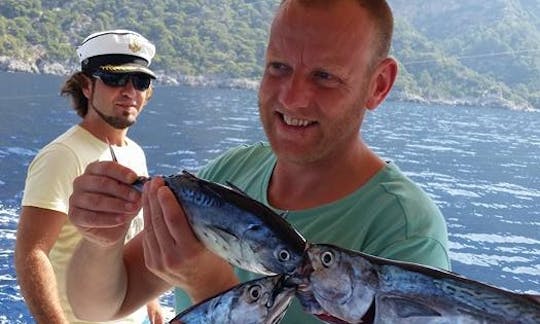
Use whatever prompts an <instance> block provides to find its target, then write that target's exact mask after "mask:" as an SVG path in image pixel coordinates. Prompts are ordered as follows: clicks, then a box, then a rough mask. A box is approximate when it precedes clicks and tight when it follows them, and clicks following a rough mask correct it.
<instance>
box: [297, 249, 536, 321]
mask: <svg viewBox="0 0 540 324" xmlns="http://www.w3.org/2000/svg"><path fill="white" fill-rule="evenodd" d="M306 254H307V257H306V263H305V264H304V265H303V266H302V267H299V268H298V272H297V273H296V274H294V275H293V276H291V279H290V280H291V281H293V282H295V283H296V284H298V285H299V287H298V291H297V294H296V296H297V298H298V299H299V300H300V302H301V304H302V306H303V307H304V310H305V311H306V312H309V313H311V314H313V315H315V316H317V317H319V318H320V319H321V320H323V321H326V322H329V323H449V324H450V323H452V324H456V323H536V324H538V323H540V300H539V298H538V296H532V295H525V294H518V293H514V292H510V291H507V290H504V289H500V288H497V287H494V286H490V285H487V284H484V283H480V282H478V281H474V280H470V279H467V278H464V277H462V276H460V275H457V274H454V273H451V272H448V271H443V270H438V269H435V268H431V267H427V266H421V265H417V264H413V263H407V262H399V261H392V260H388V259H384V258H379V257H374V256H370V255H367V254H364V253H360V252H357V251H352V250H347V249H343V248H340V247H337V246H332V245H325V244H318V245H317V244H314V245H310V246H309V247H308V249H307V250H306Z"/></svg>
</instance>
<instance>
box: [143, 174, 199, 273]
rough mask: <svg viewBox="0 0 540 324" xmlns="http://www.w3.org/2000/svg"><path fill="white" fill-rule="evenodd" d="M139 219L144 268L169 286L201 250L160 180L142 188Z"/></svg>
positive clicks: (173, 199) (179, 210)
mask: <svg viewBox="0 0 540 324" xmlns="http://www.w3.org/2000/svg"><path fill="white" fill-rule="evenodd" d="M143 215H144V227H145V228H144V240H143V248H144V257H145V262H146V265H147V267H148V268H149V269H150V270H152V272H154V273H155V274H156V275H158V276H160V277H161V278H162V279H164V280H167V281H169V282H171V280H174V281H176V280H177V279H178V278H182V277H184V275H185V274H186V273H185V271H186V269H184V267H185V266H186V265H187V264H189V263H190V262H191V261H193V260H195V259H196V258H197V257H198V256H199V255H200V254H202V252H203V251H205V248H204V246H203V245H202V244H201V243H200V242H199V241H198V240H197V238H196V237H195V235H194V234H193V232H192V230H191V226H190V225H189V223H188V221H187V219H186V216H185V214H184V212H183V210H182V207H181V206H180V204H179V203H178V201H177V200H176V197H175V196H174V194H173V192H172V191H171V190H170V189H169V188H168V187H167V186H165V185H164V181H163V179H160V178H156V179H153V180H151V181H150V182H148V183H146V184H145V187H144V194H143Z"/></svg>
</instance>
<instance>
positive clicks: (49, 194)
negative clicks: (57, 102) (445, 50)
mask: <svg viewBox="0 0 540 324" xmlns="http://www.w3.org/2000/svg"><path fill="white" fill-rule="evenodd" d="M126 143H127V144H126V145H124V146H114V152H115V155H116V157H117V158H118V162H119V163H121V164H122V165H124V166H126V167H129V168H130V169H132V170H134V171H135V172H136V173H137V174H138V175H141V176H147V175H148V170H147V167H146V157H145V155H144V152H143V150H142V148H141V147H140V146H139V145H138V144H137V143H135V142H133V141H132V140H130V139H126ZM97 160H99V161H111V160H112V157H111V154H110V151H109V147H108V145H107V144H106V143H104V142H102V141H101V140H99V139H98V138H96V137H94V136H93V135H92V134H91V133H89V132H88V131H87V130H85V129H84V128H82V127H80V126H78V125H76V126H73V127H71V128H70V129H69V130H67V131H66V132H65V133H64V134H62V135H60V136H59V137H58V138H56V139H55V140H53V141H52V142H51V143H49V144H47V145H46V146H45V147H44V148H43V149H41V151H40V152H39V153H38V154H37V155H36V157H35V158H34V160H33V161H32V163H31V164H30V166H29V168H28V174H27V177H26V184H25V189H24V194H23V199H22V204H21V205H22V206H32V207H38V208H44V209H50V210H55V211H59V212H62V213H64V214H66V222H65V224H64V226H63V227H62V229H61V231H60V235H59V236H58V240H57V241H56V242H55V244H54V246H53V248H52V250H51V251H50V253H49V259H50V261H51V264H52V266H53V269H54V272H55V275H56V280H57V284H58V290H59V296H60V302H61V304H62V308H63V309H64V312H65V314H66V316H67V318H68V320H69V322H70V323H78V324H82V323H90V322H83V321H80V320H78V319H76V318H75V316H74V315H73V312H72V310H71V307H70V305H69V302H68V299H67V296H66V270H67V265H68V263H69V260H70V258H71V255H72V254H73V250H74V249H75V247H76V246H77V243H78V242H79V240H80V239H81V236H80V234H79V233H78V232H77V229H76V228H75V226H73V224H71V222H70V221H69V219H68V218H67V214H68V210H69V196H70V195H71V193H72V186H73V180H74V179H75V178H76V177H77V176H79V175H81V174H82V173H83V172H84V170H85V168H86V166H87V165H88V164H90V163H91V162H94V161H97ZM142 228H143V218H142V213H139V215H137V217H136V218H135V219H134V220H133V221H132V223H131V227H130V229H129V232H128V236H127V238H126V240H129V239H130V238H132V237H133V236H135V234H136V233H138V232H140V231H141V230H142ZM146 313H147V312H146V307H142V308H141V309H139V310H138V311H137V312H135V313H133V314H131V315H130V316H128V317H126V318H124V319H122V320H117V321H113V322H106V323H142V322H143V320H144V318H145V316H146ZM92 323H95V322H92Z"/></svg>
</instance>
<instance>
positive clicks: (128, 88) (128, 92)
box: [122, 78, 137, 97]
mask: <svg viewBox="0 0 540 324" xmlns="http://www.w3.org/2000/svg"><path fill="white" fill-rule="evenodd" d="M136 91H137V89H135V87H134V86H133V80H132V79H131V78H129V79H128V81H127V82H126V85H124V86H123V87H122V95H124V96H126V97H133V96H134V95H135V94H136Z"/></svg>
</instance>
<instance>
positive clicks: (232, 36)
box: [0, 0, 540, 108]
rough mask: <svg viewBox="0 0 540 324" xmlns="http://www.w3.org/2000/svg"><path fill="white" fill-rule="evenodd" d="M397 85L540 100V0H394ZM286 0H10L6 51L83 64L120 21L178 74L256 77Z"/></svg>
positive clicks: (1, 40)
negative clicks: (89, 44) (80, 55)
mask: <svg viewBox="0 0 540 324" xmlns="http://www.w3.org/2000/svg"><path fill="white" fill-rule="evenodd" d="M389 2H390V4H391V5H392V7H393V9H394V14H395V17H396V32H395V37H394V44H393V49H392V54H393V55H394V56H395V57H396V58H397V59H398V60H399V61H400V64H401V71H400V72H401V73H400V77H399V79H398V83H397V85H396V89H395V91H394V92H393V93H394V95H398V96H401V97H408V98H414V97H418V98H424V99H428V100H431V101H441V102H444V101H446V102H451V101H455V102H458V103H459V102H461V101H473V100H479V99H482V98H484V99H486V100H488V99H490V98H496V99H504V100H508V101H512V102H513V103H518V104H524V105H529V106H533V107H537V108H538V107H540V78H539V77H538V76H539V75H540V56H539V55H538V53H540V22H539V20H538V19H537V17H538V16H539V15H540V5H539V4H538V3H537V1H534V0H480V1H473V2H471V1H465V0H449V1H424V0H390V1H389ZM278 3H279V0H266V1H265V0H182V1H178V0H147V1H142V0H141V1H127V0H106V1H105V0H97V1H90V0H73V1H63V0H62V1H60V0H2V1H0V57H2V56H3V57H9V58H12V59H16V60H20V61H23V62H29V63H36V62H42V63H43V62H46V63H52V62H59V63H61V64H63V65H65V66H76V65H77V62H76V57H75V53H74V46H76V45H77V44H78V43H80V42H81V41H82V39H83V38H84V37H85V36H87V35H88V34H90V33H92V32H95V31H99V30H103V29H111V28H128V29H133V30H136V31H138V32H140V33H142V34H144V35H145V36H147V37H148V38H150V39H151V40H152V41H153V42H154V43H155V44H156V46H157V48H158V54H157V56H156V58H155V60H154V63H153V66H154V68H155V69H157V70H160V71H163V73H165V74H170V75H176V74H181V75H204V76H211V77H227V78H257V77H258V76H259V75H260V72H261V69H262V66H263V58H264V49H265V44H266V38H267V33H268V28H269V24H270V19H271V16H272V13H273V11H274V9H275V8H276V6H277V4H278Z"/></svg>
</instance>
